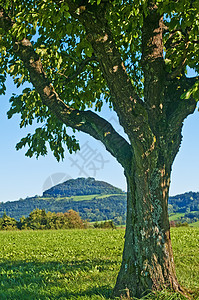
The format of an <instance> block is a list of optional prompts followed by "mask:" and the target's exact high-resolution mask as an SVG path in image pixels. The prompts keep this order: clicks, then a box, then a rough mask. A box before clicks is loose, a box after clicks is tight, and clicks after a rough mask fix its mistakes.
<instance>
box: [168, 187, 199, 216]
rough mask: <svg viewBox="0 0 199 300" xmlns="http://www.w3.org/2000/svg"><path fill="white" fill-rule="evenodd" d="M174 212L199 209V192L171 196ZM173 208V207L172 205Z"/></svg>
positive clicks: (170, 200)
mask: <svg viewBox="0 0 199 300" xmlns="http://www.w3.org/2000/svg"><path fill="white" fill-rule="evenodd" d="M169 204H170V205H171V206H172V210H173V212H179V213H180V212H181V213H185V212H186V211H188V210H190V211H199V192H197V193H194V192H188V193H184V194H180V195H176V196H172V197H170V198H169ZM170 208H171V207H170Z"/></svg>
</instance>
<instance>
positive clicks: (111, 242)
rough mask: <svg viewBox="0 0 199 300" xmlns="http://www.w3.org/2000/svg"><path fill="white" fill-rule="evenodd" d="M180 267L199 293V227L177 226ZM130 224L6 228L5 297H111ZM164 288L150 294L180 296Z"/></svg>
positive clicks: (0, 286)
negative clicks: (125, 226)
mask: <svg viewBox="0 0 199 300" xmlns="http://www.w3.org/2000/svg"><path fill="white" fill-rule="evenodd" d="M171 235H172V245H173V249H174V256H175V263H176V271H177V276H178V278H179V281H180V283H181V284H182V285H184V286H186V287H187V288H188V289H191V290H192V291H193V292H194V294H193V299H199V255H198V249H199V240H198V239H199V228H172V231H171ZM123 242H124V229H117V230H98V229H87V230H58V231H56V230H49V231H15V232H6V231H4V232H3V231H2V232H0V245H1V247H0V278H1V279H0V280H1V281H0V299H1V300H4V299H5V300H15V299H19V300H25V299H27V300H30V299H32V300H33V299H34V300H35V299H40V300H42V299H45V300H47V299H62V300H64V299H70V300H72V299H81V300H88V299H89V300H91V299H92V300H98V299H110V297H111V291H112V288H113V286H114V284H115V280H116V276H117V273H118V271H119V268H120V263H121V258H122V250H123ZM164 295H165V294H164V293H161V294H159V296H156V297H152V296H150V297H149V298H148V299H165V300H169V299H180V297H179V296H177V295H174V296H169V295H168V294H167V295H165V296H164Z"/></svg>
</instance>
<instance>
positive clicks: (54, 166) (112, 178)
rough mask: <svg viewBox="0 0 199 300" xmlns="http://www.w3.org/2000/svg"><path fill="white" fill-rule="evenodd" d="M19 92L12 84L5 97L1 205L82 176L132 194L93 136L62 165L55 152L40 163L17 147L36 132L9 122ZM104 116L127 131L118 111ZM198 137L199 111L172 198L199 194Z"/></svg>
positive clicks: (188, 125) (0, 122) (191, 120)
mask: <svg viewBox="0 0 199 300" xmlns="http://www.w3.org/2000/svg"><path fill="white" fill-rule="evenodd" d="M19 92H20V90H19V89H18V90H17V89H16V87H15V86H14V85H13V83H12V81H11V80H10V79H9V80H8V81H7V92H6V95H5V96H1V97H0V136H1V147H0V166H1V172H0V202H5V201H13V200H18V199H19V198H25V197H27V196H34V195H41V194H42V193H43V191H44V190H45V189H46V188H49V187H50V186H52V185H53V184H57V183H59V182H60V181H64V180H67V179H69V178H77V177H88V176H90V177H95V178H96V179H97V180H103V181H107V182H109V183H111V184H113V185H115V186H117V187H120V188H122V189H123V190H126V182H125V177H124V174H123V168H122V167H121V166H120V165H119V164H118V163H117V161H116V160H115V159H114V158H113V157H112V156H111V155H110V154H109V153H108V152H107V151H106V150H105V148H104V146H103V145H102V144H101V143H100V142H99V141H95V140H94V139H93V138H91V137H90V136H89V135H86V134H83V133H78V134H77V137H78V139H79V141H80V146H81V147H82V149H81V150H80V151H79V152H78V153H76V154H72V155H71V154H69V153H67V152H66V157H65V159H64V161H63V162H59V163H58V162H57V161H56V159H55V158H54V157H53V155H52V154H51V153H50V152H49V154H48V155H47V156H45V157H40V158H39V159H36V158H27V157H25V150H24V149H23V150H19V151H16V149H15V145H16V143H17V142H18V141H19V140H20V139H21V138H22V137H24V136H25V135H26V134H27V133H28V132H31V131H32V128H31V127H27V128H24V129H20V128H19V116H15V117H13V118H12V119H11V120H8V119H7V116H6V112H7V111H8V109H9V98H10V96H11V95H12V93H16V94H17V93H19ZM102 114H103V117H105V118H106V119H107V120H110V121H111V122H112V124H113V125H114V127H115V128H116V130H117V131H118V132H122V128H121V127H120V125H119V124H118V122H117V116H116V114H115V113H114V112H113V111H110V110H109V109H108V108H107V107H104V108H103V111H102ZM198 132H199V112H198V111H196V112H195V113H194V114H193V115H191V116H189V117H188V118H187V119H186V120H185V123H184V127H183V140H182V145H181V148H180V151H179V153H178V155H177V157H176V159H175V162H174V165H173V169H172V177H171V188H170V195H176V194H180V193H184V192H188V191H195V192H196V191H199V176H198V175H199V159H198V153H199V139H198Z"/></svg>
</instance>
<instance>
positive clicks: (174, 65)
mask: <svg viewBox="0 0 199 300" xmlns="http://www.w3.org/2000/svg"><path fill="white" fill-rule="evenodd" d="M71 2H73V3H75V4H76V3H78V1H58V0H57V1H55V0H42V1H41V0H34V1H33V0H29V1H27V0H26V1H25V0H3V1H2V0H1V4H0V5H2V7H3V8H4V10H5V12H6V13H7V15H8V16H9V17H10V19H11V20H12V22H13V23H12V26H11V28H10V29H9V30H8V31H7V32H6V34H5V32H4V31H3V29H0V94H5V91H6V86H5V80H6V76H8V75H9V76H11V77H12V78H13V80H14V83H15V84H16V86H17V87H20V86H25V88H24V89H23V91H22V93H21V94H20V95H13V96H12V97H11V99H10V103H11V108H10V110H9V112H8V117H9V118H11V117H12V116H13V115H14V114H16V113H17V114H20V115H21V123H20V127H25V126H27V125H31V124H32V123H33V120H36V121H37V122H38V123H39V124H40V127H38V128H37V129H36V130H35V133H34V134H28V135H27V137H25V138H23V139H22V140H21V141H20V142H19V143H18V144H17V149H20V148H22V147H23V146H25V145H26V144H27V145H28V146H29V149H28V151H27V153H26V155H27V156H30V157H31V156H33V154H36V156H37V157H38V156H39V155H45V154H46V153H47V142H49V145H50V148H51V150H52V151H53V153H54V155H55V157H56V158H57V159H58V160H59V159H60V158H63V157H64V144H66V145H67V147H68V149H69V151H70V152H72V151H76V150H78V149H79V145H78V141H77V140H76V138H75V136H74V135H73V134H72V135H71V134H69V131H68V127H67V126H66V125H64V124H63V123H62V122H61V121H59V120H58V119H57V118H56V117H55V116H54V115H53V114H52V113H51V111H49V108H48V107H47V106H45V105H44V104H43V102H42V100H41V97H40V95H39V94H38V92H37V91H36V90H35V88H34V87H33V86H32V84H31V79H30V75H29V73H28V71H27V69H26V68H25V66H24V64H23V62H22V60H21V59H20V58H19V57H18V56H17V54H16V49H15V47H13V45H14V42H15V41H20V40H23V39H24V38H27V39H29V40H30V41H31V43H32V45H33V48H34V50H35V51H36V53H37V54H38V55H39V57H40V59H41V62H42V65H43V69H44V71H45V73H46V77H47V78H48V79H49V81H50V82H51V84H52V85H53V87H54V89H55V91H56V93H57V94H58V95H59V96H60V97H61V99H62V100H63V101H64V102H65V103H66V104H68V105H69V106H70V107H72V108H75V109H78V110H80V111H83V110H86V109H88V108H94V109H95V110H96V111H100V110H101V107H102V105H103V103H104V102H107V103H108V104H109V106H110V108H111V107H112V100H113V99H112V97H113V96H111V93H110V90H109V87H108V86H107V83H106V81H105V79H104V76H103V74H102V70H101V68H100V65H99V61H98V59H97V57H96V56H95V53H94V50H93V48H92V45H91V43H90V41H89V38H88V35H87V33H86V30H85V28H84V26H83V25H82V24H81V23H80V22H79V20H78V19H77V18H75V17H74V15H73V14H71V13H70V12H69V3H71ZM87 2H89V3H90V5H91V6H93V9H95V6H96V5H97V6H98V5H104V3H105V2H106V4H107V3H108V4H107V5H109V9H108V10H107V11H106V19H107V22H108V25H109V28H110V30H111V32H112V35H113V38H114V40H115V43H116V46H117V47H118V49H119V51H120V54H121V58H122V61H123V62H124V64H125V67H126V71H127V73H128V76H129V79H130V80H131V83H132V85H133V87H134V89H135V91H136V93H137V95H139V97H140V98H142V99H143V101H144V98H143V97H144V96H143V83H144V78H143V70H142V61H141V58H142V25H143V14H145V15H147V14H148V12H149V10H150V6H149V5H148V1H146V0H135V1H118V0H115V1H102V0H89V1H87ZM156 5H157V7H158V9H159V11H160V13H161V14H162V15H163V16H164V25H165V32H164V55H165V57H164V60H165V66H166V68H167V71H168V72H169V73H171V74H172V72H173V70H175V69H178V66H181V65H183V68H182V72H185V73H186V71H187V68H192V69H194V70H195V72H196V73H198V72H199V64H198V57H199V47H198V40H197V38H198V28H199V13H198V12H199V2H198V1H194V0H192V1H190V0H181V1H170V0H158V1H156ZM77 7H78V6H77ZM83 9H84V6H79V7H78V8H77V10H76V14H77V15H79V14H81V10H83ZM91 13H92V10H91ZM198 86H199V83H198V82H196V83H195V84H194V86H193V87H192V88H191V89H190V90H185V91H184V94H183V95H182V98H183V97H184V98H189V97H190V95H192V96H194V97H195V98H198V96H199V92H198ZM74 131H75V130H74Z"/></svg>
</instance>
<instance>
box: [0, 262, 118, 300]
mask: <svg viewBox="0 0 199 300" xmlns="http://www.w3.org/2000/svg"><path fill="white" fill-rule="evenodd" d="M116 265H118V262H117V261H111V260H101V259H99V260H82V261H78V260H77V261H64V262H63V263H61V262H56V261H50V262H32V261H29V262H25V261H15V262H10V261H4V262H2V263H0V299H1V300H4V299H5V300H11V299H12V300H15V299H19V300H26V299H27V300H30V299H71V300H72V299H93V300H94V299H110V298H111V293H112V285H113V283H110V282H109V280H108V279H107V274H109V273H110V272H111V274H109V275H110V277H111V276H113V277H114V278H115V275H116V273H114V274H113V266H116Z"/></svg>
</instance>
